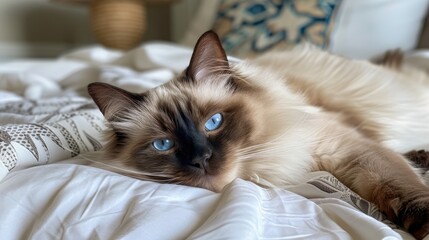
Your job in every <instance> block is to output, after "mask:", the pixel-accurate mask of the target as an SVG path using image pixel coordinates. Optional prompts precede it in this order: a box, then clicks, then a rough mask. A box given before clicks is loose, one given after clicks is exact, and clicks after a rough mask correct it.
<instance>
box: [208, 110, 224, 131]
mask: <svg viewBox="0 0 429 240" xmlns="http://www.w3.org/2000/svg"><path fill="white" fill-rule="evenodd" d="M222 121H223V119H222V115H221V114H220V113H216V114H215V115H213V116H211V117H210V119H209V120H207V122H206V124H205V125H204V126H205V127H206V130H207V131H213V130H216V129H218V128H219V127H220V125H222Z"/></svg>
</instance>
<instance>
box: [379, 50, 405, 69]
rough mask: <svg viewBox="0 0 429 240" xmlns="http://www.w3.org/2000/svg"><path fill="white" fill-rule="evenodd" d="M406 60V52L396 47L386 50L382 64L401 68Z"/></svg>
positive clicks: (392, 67)
mask: <svg viewBox="0 0 429 240" xmlns="http://www.w3.org/2000/svg"><path fill="white" fill-rule="evenodd" d="M403 61H404V53H403V52H402V51H401V50H400V49H395V50H392V51H388V52H386V54H385V55H384V57H383V59H381V61H380V64H381V65H383V66H385V67H388V68H391V69H396V70H400V69H401V68H402V64H403Z"/></svg>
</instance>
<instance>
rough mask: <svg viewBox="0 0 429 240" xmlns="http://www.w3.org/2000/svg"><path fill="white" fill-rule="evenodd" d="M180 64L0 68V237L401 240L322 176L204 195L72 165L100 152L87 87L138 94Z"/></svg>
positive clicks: (105, 58) (167, 53)
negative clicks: (95, 85) (281, 186)
mask: <svg viewBox="0 0 429 240" xmlns="http://www.w3.org/2000/svg"><path fill="white" fill-rule="evenodd" d="M190 56H191V50H190V49H186V48H182V47H180V46H176V45H172V44H165V43H150V44H145V45H143V46H142V47H140V48H138V49H136V50H134V51H131V52H129V53H126V54H123V53H120V52H111V51H107V50H105V49H102V48H100V47H93V48H88V49H82V50H79V51H76V52H73V53H70V54H67V55H65V56H64V57H62V58H60V59H58V60H44V61H40V60H25V61H16V62H11V63H3V64H0V90H1V91H0V179H2V180H1V182H0V236H1V237H0V238H1V239H401V238H405V239H412V237H411V236H410V235H409V234H407V233H405V232H403V231H401V230H399V229H398V228H397V227H396V226H395V225H393V224H392V223H390V222H388V221H387V220H385V218H384V216H383V215H382V214H380V213H379V212H378V211H377V209H376V208H375V207H374V206H373V205H372V204H370V203H368V202H367V201H365V200H362V199H361V198H359V197H358V196H357V195H355V194H354V193H352V192H351V191H350V190H349V189H348V188H346V187H345V186H344V185H342V184H341V183H340V182H338V180H336V179H335V178H334V177H333V176H331V175H329V174H328V173H325V172H317V173H312V174H308V176H307V179H308V180H307V181H306V182H305V183H302V184H300V185H297V186H290V187H289V188H288V189H283V190H266V189H263V188H261V187H258V186H256V185H254V184H252V183H250V182H247V181H244V180H240V179H237V180H235V181H234V182H233V183H231V184H230V185H228V186H227V187H226V188H225V189H224V190H223V191H222V192H221V193H213V192H210V191H207V190H204V189H199V188H193V187H186V186H177V185H170V184H158V183H152V182H145V181H140V180H136V179H132V178H129V177H125V176H121V175H118V174H115V173H111V172H108V171H104V170H101V169H96V168H92V167H88V166H80V165H76V164H72V163H73V162H74V161H75V160H76V159H77V160H78V159H79V158H80V156H79V155H78V154H80V153H84V152H91V151H95V150H99V149H100V148H101V147H102V144H103V143H102V140H101V138H100V133H101V131H102V129H103V128H104V124H103V117H102V115H101V113H100V112H99V111H98V110H97V109H96V108H95V105H94V104H93V103H92V101H90V99H88V98H87V95H86V93H85V89H86V85H87V84H88V83H90V82H93V81H104V82H108V83H111V84H114V85H117V86H121V87H124V88H126V89H129V90H133V91H144V90H147V89H149V88H152V87H154V86H157V85H159V84H162V83H164V82H166V81H168V80H169V79H171V78H172V77H173V76H174V74H175V73H177V72H179V71H180V70H182V69H183V68H184V67H186V65H187V63H188V61H189V58H190ZM73 157H74V159H72V158H73ZM70 159H72V160H70ZM63 160H69V161H67V163H63V162H62V161H63ZM36 165H39V166H36ZM35 166H36V167H35ZM376 219H378V220H380V221H378V220H376ZM383 222H384V223H383Z"/></svg>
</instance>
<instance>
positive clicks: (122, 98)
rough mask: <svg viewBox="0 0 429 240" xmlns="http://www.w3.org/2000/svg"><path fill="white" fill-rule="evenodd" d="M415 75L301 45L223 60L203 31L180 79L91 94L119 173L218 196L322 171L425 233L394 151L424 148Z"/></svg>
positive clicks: (416, 199)
mask: <svg viewBox="0 0 429 240" xmlns="http://www.w3.org/2000/svg"><path fill="white" fill-rule="evenodd" d="M412 76H413V77H412V78H411V77H410V74H403V73H401V72H399V71H395V70H391V69H388V68H384V67H380V66H376V65H373V64H370V63H367V62H363V61H352V60H347V59H343V58H340V57H336V56H332V55H330V54H327V53H325V52H322V51H319V50H316V49H312V48H309V47H307V48H298V49H295V50H292V51H288V52H282V53H269V54H266V55H264V56H262V57H260V58H257V59H254V60H249V61H243V62H239V63H228V62H227V61H226V56H225V53H224V52H223V49H222V48H221V46H220V43H219V41H218V39H217V36H216V35H215V34H214V33H212V32H208V33H206V34H204V35H203V36H202V37H201V38H200V40H199V42H198V43H197V46H196V47H195V50H194V54H193V56H192V59H191V63H190V66H189V67H188V69H186V70H185V71H184V73H183V74H182V75H181V76H180V77H178V78H177V79H175V80H173V81H171V82H169V83H167V84H165V85H163V86H161V87H158V88H156V89H153V90H151V91H148V92H146V93H143V94H132V93H129V92H126V91H123V90H121V89H117V88H115V87H112V86H109V85H105V84H97V83H95V84H91V85H90V86H89V92H90V94H91V96H92V97H93V98H94V100H95V102H96V103H97V105H98V106H99V107H100V109H101V111H102V112H103V113H104V115H105V116H106V118H107V120H108V121H109V123H110V127H111V128H110V130H109V131H108V132H107V136H108V140H109V142H108V145H107V147H106V152H107V153H108V154H107V155H106V156H107V158H108V160H106V161H107V162H108V164H110V165H112V166H116V167H118V168H120V169H125V170H123V171H122V173H124V174H128V175H131V176H133V177H137V178H140V179H150V180H155V181H161V182H176V183H180V184H186V185H191V186H198V187H204V188H208V189H211V190H215V191H219V190H221V189H222V188H223V187H224V186H225V185H226V184H228V183H229V182H231V181H232V180H233V179H235V178H243V179H247V180H251V181H253V182H255V183H258V184H260V185H262V186H266V187H284V186H286V185H288V184H294V183H299V182H300V181H301V177H302V176H304V175H305V173H307V172H309V171H318V170H324V171H329V172H331V173H332V174H333V175H335V176H336V177H337V178H338V179H339V180H340V181H342V182H344V183H345V184H346V185H347V186H349V187H350V188H351V189H352V190H354V191H356V192H357V193H358V194H360V195H361V196H362V197H364V198H366V199H367V200H369V201H372V202H374V203H375V204H377V206H378V207H379V208H380V209H381V211H383V212H384V213H385V214H386V215H387V216H388V217H389V218H390V219H391V220H393V221H395V222H397V223H398V224H400V225H402V226H404V227H405V228H406V229H407V230H408V231H410V232H411V233H413V234H414V235H415V236H416V237H418V238H422V237H424V236H425V235H427V233H429V188H428V187H427V186H426V185H425V184H424V183H423V181H422V179H421V177H420V176H419V175H418V174H417V173H416V170H415V169H414V168H413V167H411V165H410V164H409V163H408V162H407V161H406V159H405V158H404V157H402V155H401V154H399V153H402V152H406V151H409V150H413V149H417V148H421V147H423V146H425V145H426V146H427V144H428V143H429V138H428V136H429V81H428V80H427V76H426V75H425V74H414V73H413V74H412ZM219 114H220V115H219ZM120 172H121V171H120Z"/></svg>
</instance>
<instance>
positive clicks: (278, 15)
mask: <svg viewBox="0 0 429 240" xmlns="http://www.w3.org/2000/svg"><path fill="white" fill-rule="evenodd" d="M340 1H341V0H222V1H221V2H220V5H219V7H218V13H217V20H216V22H215V25H214V30H215V31H216V32H217V33H218V34H219V36H220V38H221V40H222V44H223V46H224V48H225V50H226V51H227V52H228V53H229V54H232V55H235V56H240V57H244V56H251V55H254V54H258V53H261V52H263V51H266V50H268V49H271V48H273V47H279V46H287V45H295V44H297V43H300V42H304V41H305V42H310V43H312V44H314V45H317V46H320V47H325V46H327V44H328V43H329V32H330V30H331V29H332V26H333V23H334V21H332V19H333V15H334V13H335V10H336V8H337V6H338V5H339V3H340Z"/></svg>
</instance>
